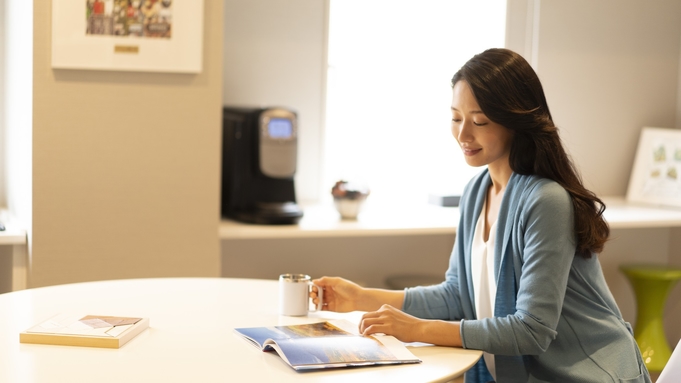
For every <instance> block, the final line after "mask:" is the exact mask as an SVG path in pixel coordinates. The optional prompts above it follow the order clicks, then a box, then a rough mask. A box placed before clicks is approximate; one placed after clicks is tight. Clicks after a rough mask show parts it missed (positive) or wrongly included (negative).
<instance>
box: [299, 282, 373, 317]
mask: <svg viewBox="0 0 681 383" xmlns="http://www.w3.org/2000/svg"><path fill="white" fill-rule="evenodd" d="M312 283H314V284H315V285H316V286H313V287H312V292H311V293H310V298H312V301H313V302H314V304H315V305H318V304H319V297H318V294H317V286H319V287H321V288H323V289H324V297H323V298H324V302H323V306H322V309H323V310H329V311H336V312H341V313H344V312H349V311H355V310H360V309H361V308H360V307H359V306H358V305H357V302H359V301H361V300H362V294H363V293H364V288H362V287H361V286H360V285H358V284H356V283H354V282H351V281H348V280H347V279H343V278H339V277H322V278H319V279H315V280H313V281H312Z"/></svg>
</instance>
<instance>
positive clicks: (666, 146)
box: [627, 128, 681, 207]
mask: <svg viewBox="0 0 681 383" xmlns="http://www.w3.org/2000/svg"><path fill="white" fill-rule="evenodd" d="M627 200H628V201H630V202H642V203H648V204H655V205H663V206H678V207H681V130H677V129H665V128H643V130H642V131H641V138H640V139H639V143H638V149H637V151H636V159H635V161H634V168H633V169H632V172H631V178H630V179H629V188H628V190H627Z"/></svg>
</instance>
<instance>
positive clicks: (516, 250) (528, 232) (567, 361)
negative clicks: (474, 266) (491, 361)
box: [403, 170, 650, 383]
mask: <svg viewBox="0 0 681 383" xmlns="http://www.w3.org/2000/svg"><path fill="white" fill-rule="evenodd" d="M490 184H491V179H490V177H489V174H488V171H487V170H485V171H483V172H482V173H481V174H480V175H478V176H476V177H474V178H473V179H472V180H471V181H470V183H469V184H468V185H467V186H466V189H465V190H464V193H463V196H462V198H461V204H460V210H461V218H460V221H459V226H458V229H457V236H456V242H455V244H454V249H453V251H452V255H451V257H450V261H449V269H448V270H447V273H446V275H445V277H446V280H445V282H443V283H441V284H439V285H436V286H428V287H414V288H409V289H407V290H406V294H405V299H404V303H403V309H404V311H405V312H407V313H409V314H412V315H414V316H417V317H421V318H428V319H444V320H453V321H456V320H460V321H461V339H462V341H463V347H464V348H470V349H477V350H483V351H486V352H489V353H492V354H494V355H495V364H496V375H497V382H499V383H504V382H599V383H601V382H624V381H626V382H650V377H649V375H648V371H647V369H646V367H645V364H644V363H643V361H642V359H641V354H640V352H639V349H638V347H637V345H636V342H635V340H634V338H633V336H632V331H631V327H630V325H629V324H628V323H626V322H625V321H624V320H623V319H622V315H621V313H620V311H619V309H618V308H617V304H616V303H615V299H614V298H613V296H612V294H611V293H610V290H609V289H608V286H607V284H606V282H605V278H604V277H603V272H602V270H601V266H600V263H599V261H598V257H597V255H596V254H593V256H592V257H591V258H590V259H584V258H582V257H580V256H576V255H575V249H576V244H575V236H574V229H573V207H572V202H571V199H570V196H569V194H568V193H567V191H565V189H563V188H562V187H561V186H560V185H558V184H557V183H556V182H554V181H551V180H548V179H544V178H539V177H536V176H522V175H518V174H515V173H514V174H513V175H512V176H511V178H510V180H509V183H508V185H507V187H506V191H505V193H504V197H503V200H502V202H501V207H500V210H499V217H498V219H497V233H496V238H497V240H496V243H495V249H494V271H495V273H496V275H497V296H496V300H495V303H494V318H485V319H480V320H477V319H476V313H475V304H474V302H475V299H474V296H473V280H472V277H471V273H470V268H471V244H472V242H473V232H474V230H475V223H476V221H477V219H478V217H479V216H480V213H481V210H482V206H483V202H484V200H485V197H486V195H487V193H486V192H487V190H488V187H489V186H490ZM472 375H475V371H474V370H472V371H471V374H468V375H467V376H466V382H467V383H470V382H476V381H480V382H483V381H484V380H481V378H482V376H472Z"/></svg>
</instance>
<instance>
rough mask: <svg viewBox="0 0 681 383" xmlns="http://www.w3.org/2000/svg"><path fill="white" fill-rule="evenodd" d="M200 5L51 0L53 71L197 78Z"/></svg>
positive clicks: (197, 1)
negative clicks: (170, 74) (190, 75)
mask: <svg viewBox="0 0 681 383" xmlns="http://www.w3.org/2000/svg"><path fill="white" fill-rule="evenodd" d="M203 9H204V0H52V68H56V69H94V70H120V71H142V72H180V73H200V72H201V70H202V65H203Z"/></svg>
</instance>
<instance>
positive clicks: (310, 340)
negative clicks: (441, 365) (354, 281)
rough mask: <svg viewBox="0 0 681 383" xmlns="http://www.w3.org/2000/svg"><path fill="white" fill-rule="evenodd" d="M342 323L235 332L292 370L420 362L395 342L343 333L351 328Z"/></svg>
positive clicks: (395, 340)
mask: <svg viewBox="0 0 681 383" xmlns="http://www.w3.org/2000/svg"><path fill="white" fill-rule="evenodd" d="M345 322H346V321H341V322H338V321H334V322H333V323H332V322H319V323H312V324H304V325H292V326H276V327H267V328H265V327H261V328H245V329H244V328H241V329H235V330H236V331H237V332H238V333H241V334H243V335H244V336H246V337H248V338H251V340H252V342H258V343H259V344H261V345H263V346H264V347H263V349H264V350H271V349H275V350H276V351H277V353H278V354H279V356H280V357H281V358H282V359H284V360H285V361H286V362H287V363H288V364H289V365H291V366H292V367H293V368H294V369H296V370H307V369H321V368H335V367H346V366H364V365H375V364H399V363H419V362H420V360H419V359H418V358H416V357H415V356H414V355H413V354H412V353H411V352H410V351H409V350H408V349H407V348H406V347H405V346H404V344H402V342H400V341H398V340H397V339H395V338H393V337H387V336H376V337H374V336H370V337H365V336H361V335H359V334H357V333H356V332H355V333H351V332H348V331H345V330H343V328H346V329H350V328H351V327H353V325H352V324H348V323H345ZM354 327H356V325H354Z"/></svg>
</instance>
